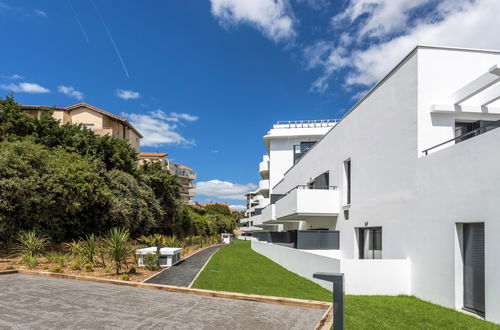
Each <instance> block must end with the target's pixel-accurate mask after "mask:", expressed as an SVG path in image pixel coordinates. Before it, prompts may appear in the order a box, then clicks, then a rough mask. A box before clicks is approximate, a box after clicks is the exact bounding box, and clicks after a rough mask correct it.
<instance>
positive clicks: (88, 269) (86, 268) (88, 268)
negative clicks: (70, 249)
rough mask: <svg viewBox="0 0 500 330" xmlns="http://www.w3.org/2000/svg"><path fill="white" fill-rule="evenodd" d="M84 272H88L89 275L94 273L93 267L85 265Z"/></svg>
mask: <svg viewBox="0 0 500 330" xmlns="http://www.w3.org/2000/svg"><path fill="white" fill-rule="evenodd" d="M85 271H86V272H89V273H91V272H93V271H94V266H92V264H86V265H85Z"/></svg>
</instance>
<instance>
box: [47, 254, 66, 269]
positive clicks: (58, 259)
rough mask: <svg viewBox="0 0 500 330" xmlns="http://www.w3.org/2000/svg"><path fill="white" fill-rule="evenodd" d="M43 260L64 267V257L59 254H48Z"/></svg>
mask: <svg viewBox="0 0 500 330" xmlns="http://www.w3.org/2000/svg"><path fill="white" fill-rule="evenodd" d="M45 259H47V261H48V262H50V263H53V264H58V265H59V266H61V267H64V266H65V265H66V256H65V255H64V254H62V253H59V252H48V253H47V254H46V255H45Z"/></svg>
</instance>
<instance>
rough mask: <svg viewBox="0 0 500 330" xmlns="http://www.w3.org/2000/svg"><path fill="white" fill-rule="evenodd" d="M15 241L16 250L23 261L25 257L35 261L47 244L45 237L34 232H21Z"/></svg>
mask: <svg viewBox="0 0 500 330" xmlns="http://www.w3.org/2000/svg"><path fill="white" fill-rule="evenodd" d="M17 241H18V243H17V245H16V250H17V252H18V253H19V254H20V255H21V258H23V259H24V258H26V257H30V258H35V259H36V257H38V256H39V255H40V253H41V252H43V250H45V248H46V247H47V245H48V244H49V240H48V239H47V237H45V236H44V235H41V234H39V233H37V232H36V230H29V231H22V232H21V234H19V236H18V237H17Z"/></svg>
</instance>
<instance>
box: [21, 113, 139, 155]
mask: <svg viewBox="0 0 500 330" xmlns="http://www.w3.org/2000/svg"><path fill="white" fill-rule="evenodd" d="M21 109H23V110H24V111H25V112H26V113H28V114H30V115H33V116H37V117H39V116H40V115H41V114H42V112H43V111H52V112H53V114H52V116H53V117H54V118H55V119H57V120H59V122H60V123H61V125H63V124H76V125H78V124H82V125H83V126H85V127H87V128H88V129H91V130H92V131H93V132H94V133H95V134H97V135H100V136H104V135H110V136H113V137H116V138H120V139H124V140H127V141H128V142H129V143H130V144H131V145H132V146H133V147H134V148H135V150H137V151H139V149H140V144H141V138H142V135H141V133H139V131H137V130H136V129H135V128H134V126H132V124H130V123H129V122H128V120H127V119H125V118H123V117H120V116H117V115H115V114H112V113H111V112H108V111H105V110H102V109H100V108H97V107H95V106H93V105H90V104H87V103H78V104H75V105H71V106H69V107H66V108H58V107H47V106H40V105H22V106H21Z"/></svg>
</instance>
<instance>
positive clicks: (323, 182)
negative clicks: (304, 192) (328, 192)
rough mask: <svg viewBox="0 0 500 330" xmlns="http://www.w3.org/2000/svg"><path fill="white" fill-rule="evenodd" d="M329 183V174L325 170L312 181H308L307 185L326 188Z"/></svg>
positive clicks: (314, 187)
mask: <svg viewBox="0 0 500 330" xmlns="http://www.w3.org/2000/svg"><path fill="white" fill-rule="evenodd" d="M329 185H330V175H329V173H328V172H325V173H323V174H321V175H318V176H317V177H316V178H315V179H314V180H313V181H311V182H309V184H308V186H309V188H310V189H328V187H329Z"/></svg>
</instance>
